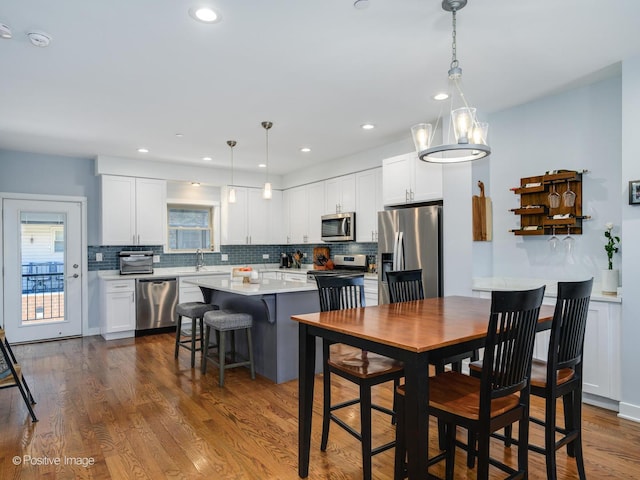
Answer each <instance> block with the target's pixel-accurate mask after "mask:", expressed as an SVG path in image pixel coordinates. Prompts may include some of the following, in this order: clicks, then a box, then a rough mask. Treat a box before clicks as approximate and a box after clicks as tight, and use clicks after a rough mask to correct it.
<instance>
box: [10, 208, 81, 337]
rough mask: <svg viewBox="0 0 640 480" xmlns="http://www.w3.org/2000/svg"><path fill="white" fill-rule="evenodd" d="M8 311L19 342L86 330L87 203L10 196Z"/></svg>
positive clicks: (11, 334) (13, 334)
mask: <svg viewBox="0 0 640 480" xmlns="http://www.w3.org/2000/svg"><path fill="white" fill-rule="evenodd" d="M3 240H4V267H5V276H4V288H3V297H4V302H3V310H4V323H5V329H6V331H7V335H9V336H10V338H11V340H12V341H13V342H25V341H37V340H46V339H52V338H59V337H66V336H73V335H80V334H82V281H81V275H82V268H81V265H82V258H83V257H82V254H81V243H82V242H81V205H80V204H79V203H76V202H56V201H40V200H14V199H5V200H4V202H3Z"/></svg>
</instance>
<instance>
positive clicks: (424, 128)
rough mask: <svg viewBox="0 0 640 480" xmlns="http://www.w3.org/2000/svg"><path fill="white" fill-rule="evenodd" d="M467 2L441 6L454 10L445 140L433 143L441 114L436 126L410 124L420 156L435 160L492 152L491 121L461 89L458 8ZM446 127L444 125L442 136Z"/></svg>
mask: <svg viewBox="0 0 640 480" xmlns="http://www.w3.org/2000/svg"><path fill="white" fill-rule="evenodd" d="M466 4H467V0H442V8H443V9H444V10H445V11H447V12H451V16H452V30H453V32H452V43H451V51H452V55H451V65H450V67H449V72H448V73H449V89H450V91H449V98H450V99H451V103H450V110H449V122H448V123H449V125H448V128H447V129H446V140H445V141H444V143H443V144H442V145H435V146H432V143H433V136H434V135H435V133H436V130H437V129H438V125H439V124H440V121H441V117H442V114H441V115H439V116H438V120H437V122H436V125H435V127H433V126H432V125H431V124H430V123H420V124H418V125H414V126H413V127H411V135H412V137H413V142H414V144H415V147H416V151H417V152H418V157H420V160H423V161H425V162H434V163H456V162H467V161H470V160H478V159H480V158H484V157H486V156H488V155H489V154H491V147H489V145H488V144H487V133H488V130H489V124H488V123H483V122H478V120H477V118H476V109H475V108H472V107H470V106H469V104H468V103H467V100H466V97H465V96H464V93H463V92H462V87H461V85H460V81H461V78H462V68H460V66H459V63H458V58H457V56H456V49H457V44H456V12H457V11H458V10H460V9H462V8H463V7H464V6H465V5H466ZM444 133H445V128H444V125H443V137H444V136H445V135H444Z"/></svg>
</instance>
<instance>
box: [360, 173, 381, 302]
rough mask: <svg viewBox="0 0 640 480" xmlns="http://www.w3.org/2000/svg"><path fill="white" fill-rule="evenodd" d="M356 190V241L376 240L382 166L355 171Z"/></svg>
mask: <svg viewBox="0 0 640 480" xmlns="http://www.w3.org/2000/svg"><path fill="white" fill-rule="evenodd" d="M356 192H357V201H356V241H358V242H377V241H378V212H379V211H381V210H383V208H384V207H383V204H382V168H375V169H373V170H366V171H364V172H359V173H357V174H356ZM367 305H368V303H367Z"/></svg>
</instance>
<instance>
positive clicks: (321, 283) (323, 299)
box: [316, 275, 366, 312]
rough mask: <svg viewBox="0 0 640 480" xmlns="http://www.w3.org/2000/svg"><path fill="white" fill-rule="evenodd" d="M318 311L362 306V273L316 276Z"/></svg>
mask: <svg viewBox="0 0 640 480" xmlns="http://www.w3.org/2000/svg"><path fill="white" fill-rule="evenodd" d="M316 282H317V284H318V294H319V296H320V311H322V312H328V311H331V310H345V309H348V308H358V307H364V306H365V305H366V304H365V297H364V275H358V276H353V275H351V276H337V275H336V276H329V275H327V276H317V277H316Z"/></svg>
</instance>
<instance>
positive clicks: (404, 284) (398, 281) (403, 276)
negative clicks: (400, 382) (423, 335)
mask: <svg viewBox="0 0 640 480" xmlns="http://www.w3.org/2000/svg"><path fill="white" fill-rule="evenodd" d="M386 274H387V285H388V286H389V299H390V301H391V303H397V302H410V301H413V300H422V299H423V298H424V288H423V285H422V270H421V269H417V270H397V271H391V272H386ZM478 355H479V354H478V351H477V350H473V351H471V352H465V353H462V354H459V355H455V356H452V357H447V358H444V359H441V360H438V361H436V362H434V363H433V364H434V366H435V369H436V373H444V369H445V365H451V369H452V370H454V371H456V372H460V371H462V361H463V360H465V359H467V358H469V359H471V361H475V360H478ZM396 386H397V385H396ZM438 438H439V442H440V449H441V450H444V449H445V444H444V439H445V431H444V424H443V423H442V422H438Z"/></svg>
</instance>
